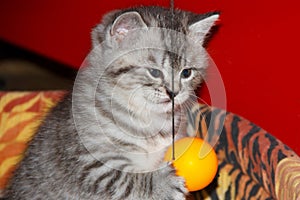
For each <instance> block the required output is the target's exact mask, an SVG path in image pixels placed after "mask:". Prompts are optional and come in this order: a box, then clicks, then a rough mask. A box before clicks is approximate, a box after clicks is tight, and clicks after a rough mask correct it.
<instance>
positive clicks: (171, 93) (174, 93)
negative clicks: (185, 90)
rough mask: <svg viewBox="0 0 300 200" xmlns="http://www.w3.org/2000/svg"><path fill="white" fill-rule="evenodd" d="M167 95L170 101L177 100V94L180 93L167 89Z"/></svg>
mask: <svg viewBox="0 0 300 200" xmlns="http://www.w3.org/2000/svg"><path fill="white" fill-rule="evenodd" d="M166 92H167V95H168V96H169V97H170V99H172V98H175V97H176V96H177V94H178V93H179V92H178V91H174V92H173V91H172V90H170V89H169V88H166Z"/></svg>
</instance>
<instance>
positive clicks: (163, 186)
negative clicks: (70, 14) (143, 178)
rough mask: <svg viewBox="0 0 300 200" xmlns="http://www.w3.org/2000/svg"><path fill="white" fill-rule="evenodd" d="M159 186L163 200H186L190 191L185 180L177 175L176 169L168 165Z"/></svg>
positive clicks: (163, 171) (163, 170)
mask: <svg viewBox="0 0 300 200" xmlns="http://www.w3.org/2000/svg"><path fill="white" fill-rule="evenodd" d="M161 172H162V174H161V176H160V180H158V181H159V184H158V185H157V186H158V187H160V188H158V190H161V198H159V199H161V200H166V199H174V200H185V199H186V195H187V194H188V190H187V188H186V187H185V180H184V179H183V178H182V177H180V176H177V175H176V171H175V169H174V168H173V167H172V166H171V165H168V166H167V167H166V168H164V169H162V171H161Z"/></svg>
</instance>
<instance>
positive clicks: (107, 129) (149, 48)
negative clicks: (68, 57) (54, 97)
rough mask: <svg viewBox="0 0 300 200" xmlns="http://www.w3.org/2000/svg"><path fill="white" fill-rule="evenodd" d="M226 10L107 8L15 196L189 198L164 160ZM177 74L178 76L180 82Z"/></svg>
mask: <svg viewBox="0 0 300 200" xmlns="http://www.w3.org/2000/svg"><path fill="white" fill-rule="evenodd" d="M218 16H219V15H218V14H217V13H207V14H204V15H199V14H193V13H190V12H185V11H180V10H175V11H174V13H172V12H171V10H169V9H165V8H161V7H138V8H131V9H127V10H121V11H114V12H111V13H109V14H107V15H106V16H104V18H103V21H102V23H101V24H99V25H98V26H97V27H95V28H94V30H93V32H92V44H93V50H92V51H91V53H90V54H89V55H88V57H87V60H86V61H85V67H83V68H82V69H81V70H80V71H79V72H78V76H77V78H76V81H75V83H74V88H73V91H72V93H70V94H69V95H67V96H66V97H65V99H64V100H63V101H61V102H60V103H59V104H58V105H57V106H56V107H55V108H54V109H53V110H52V111H51V113H49V115H48V117H47V118H46V119H45V121H44V122H43V123H42V125H41V127H40V128H39V130H38V132H37V134H36V135H35V137H34V138H33V139H32V141H31V142H30V144H29V147H28V149H27V151H26V153H25V157H24V159H23V160H22V161H21V163H20V165H19V167H18V169H17V170H16V172H15V174H14V177H13V179H12V181H11V182H10V186H9V187H8V190H7V193H6V196H7V197H6V198H7V199H22V200H23V199H89V200H93V199H115V200H118V199H134V200H135V199H153V200H159V199H161V200H165V199H175V200H181V199H185V197H186V195H187V193H188V192H187V189H186V188H185V183H184V180H183V178H182V177H178V176H176V175H175V170H174V169H173V167H172V165H170V164H169V163H166V162H164V161H163V156H164V153H165V150H166V148H167V147H168V146H169V145H170V144H171V142H172V101H171V99H172V98H173V97H174V109H175V117H174V121H175V133H176V139H178V138H180V137H184V136H186V135H185V132H186V124H187V120H186V117H185V115H186V114H185V112H186V109H187V108H188V106H189V104H190V102H191V99H194V98H195V94H194V91H195V90H196V89H197V87H198V86H199V84H200V83H201V81H202V76H203V75H204V73H205V69H206V65H207V61H206V60H207V59H206V56H207V55H206V53H205V50H204V49H203V48H202V45H203V43H204V41H205V37H206V35H207V33H208V32H209V30H210V28H211V27H212V26H213V25H214V23H215V21H216V20H217V19H218ZM172 77H174V82H173V83H172Z"/></svg>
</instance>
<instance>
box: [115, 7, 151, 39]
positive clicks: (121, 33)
mask: <svg viewBox="0 0 300 200" xmlns="http://www.w3.org/2000/svg"><path fill="white" fill-rule="evenodd" d="M141 28H147V25H146V24H145V22H144V21H143V19H142V17H141V15H140V14H139V13H138V12H135V11H132V12H127V13H124V14H122V15H120V16H119V17H117V18H116V20H115V21H114V23H113V25H112V27H111V29H110V34H111V36H114V37H115V38H116V40H118V41H122V40H123V39H124V37H125V36H126V35H127V34H128V32H129V31H130V30H133V29H141Z"/></svg>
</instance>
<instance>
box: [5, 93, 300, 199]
mask: <svg viewBox="0 0 300 200" xmlns="http://www.w3.org/2000/svg"><path fill="white" fill-rule="evenodd" d="M64 94H65V93H64V92H62V91H53V92H7V93H6V92H0V191H1V190H3V189H4V187H5V185H6V184H7V182H8V180H9V177H10V176H11V173H12V171H13V169H14V166H15V164H17V163H18V162H19V160H20V159H21V157H22V156H21V155H22V153H23V152H24V149H25V148H26V143H27V142H28V141H29V140H30V138H31V137H32V136H33V134H34V131H35V129H36V128H37V126H38V125H39V124H40V122H41V119H42V117H43V116H44V115H45V113H46V112H47V111H48V110H49V109H50V108H51V107H53V106H54V105H55V104H56V103H57V102H58V101H59V99H61V98H62V96H63V95H64ZM191 116H192V117H191V120H190V121H191V123H190V125H189V126H191V127H192V129H195V130H197V132H198V136H199V137H201V138H205V140H207V141H209V142H210V143H211V144H214V143H215V144H216V145H215V146H214V148H215V150H216V152H217V154H218V159H219V172H218V175H217V177H216V178H215V180H214V181H213V182H212V183H211V184H210V185H209V186H208V187H207V188H205V189H204V190H202V191H198V192H194V193H192V194H191V195H190V196H189V198H188V199H191V200H200V199H205V200H219V199H220V200H221V199H225V200H230V199H238V200H239V199H241V200H242V199H245V200H246V199H270V200H271V199H281V200H293V199H295V200H299V195H300V191H299V190H300V187H299V182H300V177H299V174H300V164H299V163H300V159H299V157H298V156H297V155H296V153H294V152H293V151H292V150H291V149H290V148H289V147H287V146H286V145H284V144H283V143H282V142H280V141H279V140H277V139H276V138H274V137H273V136H272V135H270V134H269V133H267V132H266V131H264V130H263V129H261V128H259V127H257V126H256V125H255V124H253V123H251V122H249V121H248V120H246V119H244V118H242V117H239V116H237V115H235V114H232V113H229V112H226V111H224V110H221V109H217V108H211V107H209V106H206V105H200V104H199V105H197V106H196V107H195V108H194V109H193V110H192V114H191ZM275 177H276V179H275Z"/></svg>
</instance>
